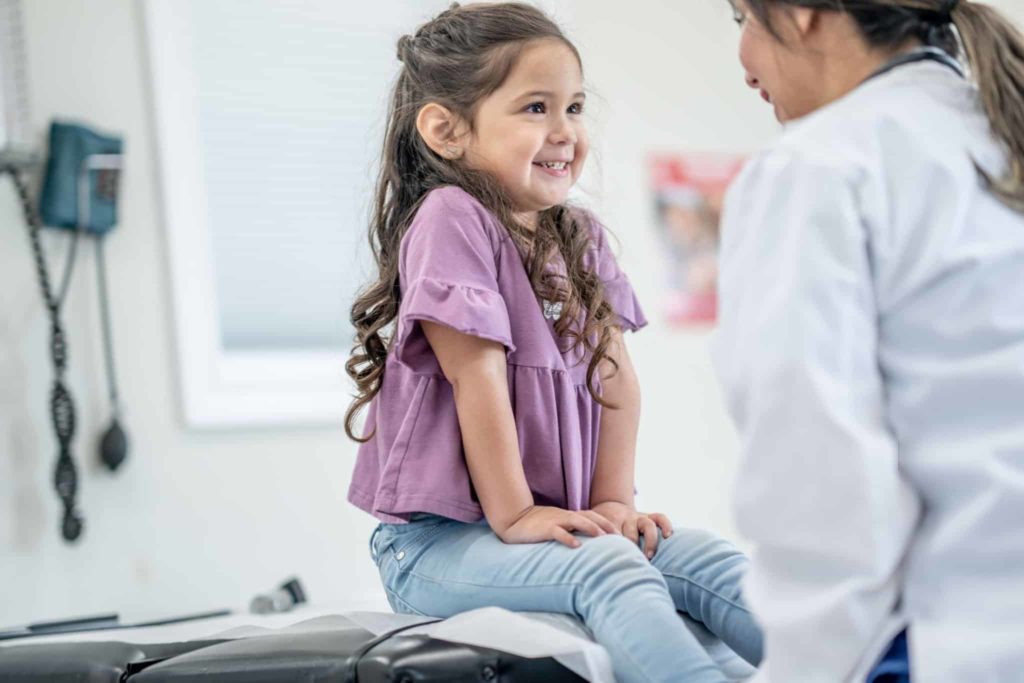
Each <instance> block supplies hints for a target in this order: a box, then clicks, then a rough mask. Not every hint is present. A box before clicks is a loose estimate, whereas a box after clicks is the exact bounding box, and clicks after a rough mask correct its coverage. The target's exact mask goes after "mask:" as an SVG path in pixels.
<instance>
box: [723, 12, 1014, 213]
mask: <svg viewBox="0 0 1024 683" xmlns="http://www.w3.org/2000/svg"><path fill="white" fill-rule="evenodd" d="M734 4H735V3H734ZM744 4H745V5H746V6H747V8H749V10H750V12H751V13H753V15H754V16H755V17H757V19H758V21H760V23H761V24H762V25H764V26H765V27H766V28H767V29H768V31H769V32H770V33H771V34H772V35H774V36H775V37H776V38H779V34H778V33H777V32H776V30H775V28H774V27H773V25H772V17H771V14H770V12H769V10H770V8H771V7H773V6H782V5H789V6H796V7H811V8H816V9H823V10H833V11H836V12H846V13H848V14H849V15H850V16H851V17H853V19H854V20H856V22H857V25H858V26H859V27H860V30H861V33H862V34H863V35H864V37H865V38H866V39H867V41H868V43H869V44H870V45H872V46H874V47H882V48H885V47H891V48H896V47H899V46H901V45H903V44H904V43H906V41H907V40H910V39H912V38H918V39H920V40H921V42H923V43H924V44H926V45H931V46H934V47H938V48H940V49H942V50H945V51H946V52H947V53H949V54H950V55H952V56H954V57H960V56H961V55H960V54H959V52H960V50H959V47H958V43H957V34H959V35H960V42H961V43H962V45H963V50H964V52H966V58H967V62H968V64H969V66H970V70H971V74H972V77H973V78H974V80H975V82H976V83H977V84H978V91H979V93H980V95H981V102H982V104H983V106H984V108H985V113H986V114H987V116H988V120H989V122H990V124H991V126H992V132H993V133H994V134H995V136H996V138H998V139H999V141H1000V142H1001V143H1003V144H1004V145H1005V146H1006V148H1007V151H1008V152H1009V155H1010V164H1009V169H1008V172H1007V173H1006V175H1005V176H1004V177H1002V178H991V177H989V176H988V175H987V174H985V173H984V172H982V174H983V175H984V176H985V179H986V181H987V182H988V183H989V186H990V188H991V189H992V191H993V192H994V193H995V194H996V195H997V196H998V197H1000V199H1002V200H1003V201H1004V202H1005V203H1006V204H1007V205H1009V206H1010V207H1012V208H1014V209H1017V210H1018V211H1024V35H1022V34H1021V32H1020V30H1019V29H1018V28H1017V27H1015V26H1014V25H1013V24H1012V23H1011V22H1010V21H1009V20H1008V19H1007V18H1006V17H1004V16H1003V15H1002V14H1000V13H999V12H998V11H997V10H995V9H994V8H992V7H989V6H988V5H985V4H982V3H979V2H970V1H968V0H744ZM954 28H955V31H954ZM979 170H980V169H979Z"/></svg>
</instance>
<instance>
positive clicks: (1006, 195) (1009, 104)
mask: <svg viewBox="0 0 1024 683" xmlns="http://www.w3.org/2000/svg"><path fill="white" fill-rule="evenodd" d="M950 17H951V19H952V21H953V23H954V24H955V25H956V28H957V31H958V32H959V33H960V39H961V41H962V42H963V46H964V50H965V52H966V53H967V60H968V62H969V63H970V66H971V73H972V74H973V77H974V80H975V81H976V82H977V84H978V91H979V92H980V94H981V101H982V104H983V105H984V107H985V113H986V114H987V115H988V120H989V122H990V123H991V125H992V132H993V133H995V135H996V137H997V138H998V139H999V140H1000V141H1001V142H1002V143H1003V144H1005V145H1006V148H1007V151H1008V152H1009V154H1010V163H1009V168H1008V171H1007V173H1006V175H1004V176H1003V177H1002V178H991V177H988V176H987V175H986V180H988V182H989V185H990V186H991V188H992V191H993V192H994V193H995V194H996V195H998V196H999V197H1000V198H1001V199H1002V200H1003V201H1004V202H1006V203H1007V204H1008V205H1010V206H1011V207H1013V208H1015V209H1017V210H1018V211H1024V36H1022V35H1021V32H1020V31H1019V30H1018V29H1017V28H1016V27H1015V26H1014V25H1013V24H1011V23H1010V21H1009V20H1008V19H1006V17H1004V16H1003V15H1002V14H1000V13H999V12H998V11H996V10H995V9H993V8H992V7H989V6H988V5H983V4H980V3H976V2H963V1H961V2H960V3H959V4H958V5H957V6H956V8H955V9H954V10H953V11H952V12H951V15H950Z"/></svg>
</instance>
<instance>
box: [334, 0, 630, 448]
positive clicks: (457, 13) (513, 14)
mask: <svg viewBox="0 0 1024 683" xmlns="http://www.w3.org/2000/svg"><path fill="white" fill-rule="evenodd" d="M540 40H555V41H559V42H561V43H562V44H564V45H565V46H567V47H568V48H569V49H570V50H572V52H573V54H574V55H575V56H576V59H577V61H579V52H578V51H577V50H576V48H575V47H574V46H573V44H572V43H571V42H570V41H569V40H568V38H566V37H565V35H564V34H563V33H562V31H561V30H560V29H559V28H558V26H557V25H556V24H555V23H554V22H553V21H551V19H549V18H548V17H547V16H546V15H545V14H544V13H543V12H541V11H540V10H538V9H537V8H535V7H532V6H530V5H527V4H521V3H515V2H509V3H480V4H472V5H467V6H460V5H459V4H458V3H455V4H453V5H452V6H451V7H450V8H449V9H447V10H446V11H444V12H442V13H441V14H439V15H438V16H436V17H435V18H434V19H432V20H431V21H429V22H427V23H426V24H424V25H422V26H420V27H419V29H417V31H416V32H415V33H414V34H412V35H406V36H402V37H401V38H400V39H399V40H398V60H399V61H400V62H401V63H402V68H401V71H400V73H399V75H398V80H397V81H396V83H395V85H394V89H393V91H392V93H391V99H390V105H389V111H388V117H387V123H386V127H385V133H384V146H383V150H382V152H381V163H380V173H379V176H378V178H377V187H376V192H375V196H374V200H373V205H372V215H371V218H370V230H369V237H370V248H371V250H372V252H373V257H374V260H375V262H376V266H377V269H376V274H375V277H374V279H373V280H372V281H371V282H370V284H369V285H367V286H366V287H365V288H364V289H362V290H361V291H360V292H359V294H358V295H357V297H356V299H355V302H354V303H353V305H352V311H351V321H352V326H353V327H354V328H355V332H356V339H355V344H354V346H353V349H352V354H351V356H350V358H349V360H348V362H347V363H346V364H345V370H346V372H347V373H348V375H349V377H351V378H352V379H353V380H354V382H355V384H356V387H357V394H356V395H355V397H354V400H353V402H352V404H351V405H350V406H349V408H348V412H347V413H346V415H345V433H346V434H347V435H348V436H349V438H351V439H353V440H355V441H360V442H365V441H368V440H369V439H370V438H372V436H373V432H374V431H375V428H374V429H373V431H370V432H369V435H368V436H365V437H359V436H357V435H356V434H355V432H354V426H355V420H356V418H357V416H358V414H359V412H360V411H361V410H362V409H363V408H364V407H365V406H366V405H367V404H368V403H370V401H372V400H373V397H374V396H376V395H377V393H378V392H379V391H380V387H381V383H382V382H383V379H384V367H385V363H386V360H387V354H388V351H389V349H390V348H391V343H392V341H393V338H394V334H393V333H394V329H393V326H394V323H395V322H396V318H397V316H398V309H399V302H400V288H399V247H400V245H401V242H402V237H403V236H404V235H405V233H406V230H407V229H408V228H409V225H410V223H411V222H412V219H413V217H414V216H415V215H416V211H417V209H419V207H420V204H421V203H422V201H423V199H424V197H426V195H427V193H428V192H430V191H431V190H433V189H435V188H439V187H444V186H448V185H454V186H457V187H460V188H462V189H463V190H465V191H466V192H468V193H469V194H471V195H472V196H474V197H475V198H476V199H477V200H479V201H480V202H481V203H482V204H483V205H484V206H485V207H486V208H487V209H489V210H490V211H491V212H492V213H494V214H495V215H496V216H497V217H498V219H499V220H500V221H501V223H502V224H503V225H504V227H505V228H506V230H507V231H508V233H509V235H510V237H511V238H512V239H513V240H514V243H515V244H516V246H517V247H518V248H519V252H520V254H521V255H522V258H523V262H524V264H525V266H526V269H527V272H528V274H529V277H530V282H531V284H532V285H533V288H534V290H535V291H536V292H537V294H538V296H542V297H543V298H545V299H547V300H549V301H561V302H562V304H563V308H562V315H561V317H560V318H559V320H558V321H557V322H556V323H555V330H556V332H557V333H558V335H559V337H560V338H562V339H563V340H565V341H566V342H567V344H568V345H569V346H571V347H573V348H580V347H582V348H583V349H584V351H585V352H586V354H587V355H589V357H590V363H589V366H588V368H587V384H588V386H589V388H590V392H591V395H592V396H594V398H595V400H597V401H598V402H599V403H601V404H602V405H605V406H607V405H608V404H607V403H606V402H605V401H603V400H602V399H601V398H600V396H599V395H598V392H597V390H596V389H595V388H594V384H593V379H594V374H595V373H596V371H597V368H598V366H599V363H600V362H601V361H602V360H603V359H607V360H608V361H609V363H611V364H612V365H613V366H614V365H615V364H614V361H613V360H612V359H611V358H610V356H609V354H608V347H609V345H610V344H611V342H612V334H613V326H614V325H616V324H617V320H616V319H615V316H614V314H613V312H612V309H611V306H610V304H609V303H608V302H607V300H606V299H605V296H604V288H603V286H602V283H601V280H600V278H599V277H598V274H597V273H596V272H594V271H592V270H589V269H587V268H586V267H584V263H583V262H584V257H585V255H586V254H587V253H588V252H590V251H591V250H592V249H593V246H594V245H593V240H592V238H591V236H592V229H591V225H590V220H589V218H588V217H587V216H586V214H584V213H582V212H580V211H577V210H572V209H570V208H569V207H566V206H554V207H552V208H550V209H547V210H546V211H542V212H541V213H540V215H539V218H538V222H537V223H538V224H537V226H536V229H535V230H531V229H529V228H528V227H527V226H524V225H522V224H521V223H520V222H519V221H517V220H516V219H515V217H514V207H513V206H512V204H511V202H510V201H509V199H508V197H507V195H506V193H505V192H504V191H503V189H502V188H501V186H500V185H499V184H498V183H497V182H496V181H495V179H494V178H493V177H492V176H490V175H489V174H487V173H483V172H480V171H477V170H473V169H470V168H468V167H467V166H466V165H465V164H464V163H463V162H461V161H460V160H450V159H446V158H444V157H442V156H440V155H438V154H437V153H435V152H434V151H433V150H432V149H431V148H430V147H429V146H428V145H427V144H426V142H425V141H424V140H423V139H422V138H421V137H420V135H419V132H418V130H417V128H416V117H417V115H418V114H419V111H420V109H422V107H423V106H424V105H426V104H428V103H432V102H433V103H437V104H440V105H442V106H444V107H445V108H447V109H448V110H450V111H451V112H453V113H454V114H456V115H457V116H458V117H460V118H461V119H462V120H463V121H465V122H466V123H468V124H469V125H470V126H472V125H473V120H474V115H475V113H476V110H477V107H478V105H479V104H480V102H481V100H482V99H484V98H485V97H487V96H488V95H490V94H491V93H493V92H494V91H495V90H497V89H498V88H499V87H501V85H502V83H504V81H505V79H506V78H507V77H508V75H509V73H510V72H511V71H512V69H513V67H514V66H515V64H516V61H517V59H518V58H519V56H520V54H521V53H522V51H523V50H524V48H525V47H526V46H527V45H528V44H530V43H533V42H534V41H540ZM558 255H560V256H561V258H562V260H563V261H564V263H565V274H564V275H563V276H561V277H559V276H556V275H554V274H552V273H551V272H550V271H551V269H547V268H545V266H547V265H548V264H549V263H550V262H551V260H552V259H553V258H554V257H555V256H558ZM364 431H367V430H364Z"/></svg>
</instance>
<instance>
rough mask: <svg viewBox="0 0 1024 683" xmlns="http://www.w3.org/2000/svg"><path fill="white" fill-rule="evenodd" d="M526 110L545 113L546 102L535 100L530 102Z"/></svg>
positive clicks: (532, 112)
mask: <svg viewBox="0 0 1024 683" xmlns="http://www.w3.org/2000/svg"><path fill="white" fill-rule="evenodd" d="M526 111H528V112H529V113H531V114H543V113H544V111H545V109H544V103H543V102H534V103H532V104H528V105H526Z"/></svg>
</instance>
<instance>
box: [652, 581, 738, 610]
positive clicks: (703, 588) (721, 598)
mask: <svg viewBox="0 0 1024 683" xmlns="http://www.w3.org/2000/svg"><path fill="white" fill-rule="evenodd" d="M661 574H662V576H665V577H667V578H672V579H677V580H679V581H685V582H686V583H688V584H690V585H691V586H696V587H697V588H698V589H700V590H702V591H704V592H705V593H710V594H711V595H713V596H715V597H716V598H718V599H719V600H721V601H722V602H725V603H727V604H728V605H730V606H732V607H735V608H736V609H738V610H743V611H744V612H746V613H747V614H750V610H748V609H747V608H746V607H744V606H743V605H740V604H738V603H736V602H735V601H733V600H730V599H729V598H727V597H725V596H724V595H722V594H721V593H719V592H718V591H714V590H712V589H710V588H708V587H707V586H704V585H702V584H700V583H697V582H696V581H694V580H693V579H688V578H686V577H685V576H677V575H676V574H670V573H668V572H662V573H661Z"/></svg>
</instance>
